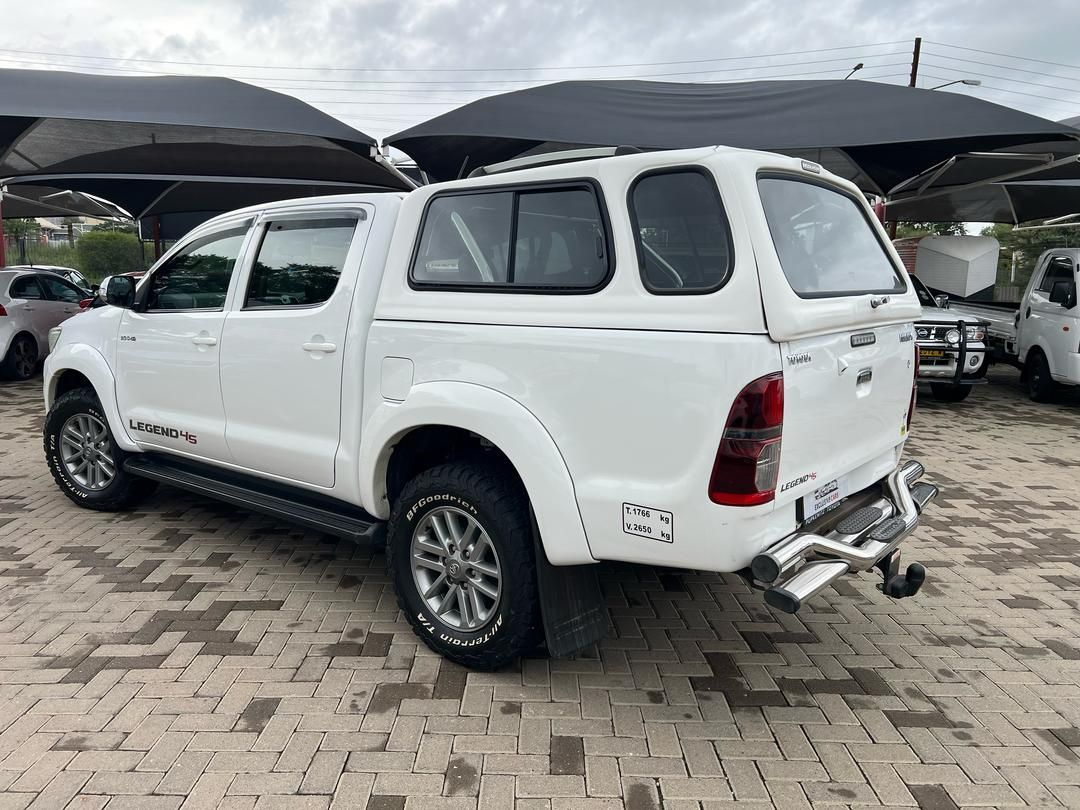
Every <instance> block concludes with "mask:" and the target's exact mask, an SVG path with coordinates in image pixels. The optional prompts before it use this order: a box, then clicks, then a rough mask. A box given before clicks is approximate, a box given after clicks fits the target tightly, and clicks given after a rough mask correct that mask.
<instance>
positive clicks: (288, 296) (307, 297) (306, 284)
mask: <svg viewBox="0 0 1080 810" xmlns="http://www.w3.org/2000/svg"><path fill="white" fill-rule="evenodd" d="M356 222H357V220H356V217H355V216H353V217H336V218H330V219H301V220H283V221H280V222H268V223H267V224H266V228H265V230H264V231H263V237H262V243H261V244H260V245H259V251H258V253H257V254H256V256H255V264H254V266H253V267H252V269H251V280H250V281H249V282H248V289H247V294H246V295H245V296H244V308H245V309H265V308H268V307H275V308H276V307H304V306H315V305H317V304H321V303H323V302H324V301H326V300H327V299H329V298H330V296H331V295H332V294H333V292H334V289H335V288H336V287H337V282H338V277H339V276H340V275H341V269H342V268H343V267H344V266H345V256H346V255H347V254H348V252H349V245H350V244H352V238H353V232H354V231H355V230H356Z"/></svg>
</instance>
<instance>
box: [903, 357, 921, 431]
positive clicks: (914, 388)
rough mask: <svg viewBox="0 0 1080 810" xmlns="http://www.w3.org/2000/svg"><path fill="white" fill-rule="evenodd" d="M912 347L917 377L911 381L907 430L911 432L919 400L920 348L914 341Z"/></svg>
mask: <svg viewBox="0 0 1080 810" xmlns="http://www.w3.org/2000/svg"><path fill="white" fill-rule="evenodd" d="M912 346H913V347H914V349H915V376H914V377H913V378H912V380H911V400H910V401H909V402H908V407H907V425H905V429H906V430H907V431H908V432H910V431H911V420H912V418H913V417H914V416H915V402H916V400H917V399H918V398H919V347H918V345H917V344H916V343H915V342H914V341H912Z"/></svg>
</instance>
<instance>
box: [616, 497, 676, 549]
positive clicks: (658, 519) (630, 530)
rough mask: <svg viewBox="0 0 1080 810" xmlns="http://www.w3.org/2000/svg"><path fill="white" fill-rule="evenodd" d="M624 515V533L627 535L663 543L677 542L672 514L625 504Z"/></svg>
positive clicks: (623, 506)
mask: <svg viewBox="0 0 1080 810" xmlns="http://www.w3.org/2000/svg"><path fill="white" fill-rule="evenodd" d="M622 513H623V531H624V532H626V533H627V534H634V535H637V536H638V537H647V538H648V539H650V540H659V541H660V542H661V543H674V542H675V519H674V517H673V516H672V514H671V512H665V511H664V510H663V509H653V508H652V507H651V506H638V505H637V504H633V503H624V504H623V505H622Z"/></svg>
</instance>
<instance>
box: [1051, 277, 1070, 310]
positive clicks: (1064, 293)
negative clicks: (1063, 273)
mask: <svg viewBox="0 0 1080 810" xmlns="http://www.w3.org/2000/svg"><path fill="white" fill-rule="evenodd" d="M1050 303H1051V304H1061V306H1063V307H1065V309H1072V308H1073V307H1074V306H1076V284H1075V283H1074V282H1072V281H1055V282H1054V286H1052V287H1051V288H1050Z"/></svg>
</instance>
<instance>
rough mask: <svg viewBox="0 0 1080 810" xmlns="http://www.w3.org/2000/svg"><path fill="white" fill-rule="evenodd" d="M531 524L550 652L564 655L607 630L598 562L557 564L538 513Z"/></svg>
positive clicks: (602, 635) (578, 650)
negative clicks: (543, 538)
mask: <svg viewBox="0 0 1080 810" xmlns="http://www.w3.org/2000/svg"><path fill="white" fill-rule="evenodd" d="M532 524H533V548H534V549H535V551H536V584H537V590H538V591H539V593H540V613H541V616H542V617H543V620H544V640H545V641H546V642H547V648H548V654H549V655H551V656H552V657H553V658H561V657H563V656H566V655H572V654H573V653H576V652H580V651H581V650H583V649H585V648H586V647H588V646H589V645H591V644H595V643H596V642H597V641H599V640H600V639H602V638H603V637H604V636H605V635H606V634H607V631H608V613H607V608H605V607H604V594H603V592H602V591H601V590H600V577H599V576H598V574H597V566H596V565H560V566H554V565H552V564H551V563H550V562H548V558H547V555H546V554H544V547H543V544H542V543H541V542H540V530H539V529H538V527H537V525H536V518H535V517H533V519H532Z"/></svg>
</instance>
